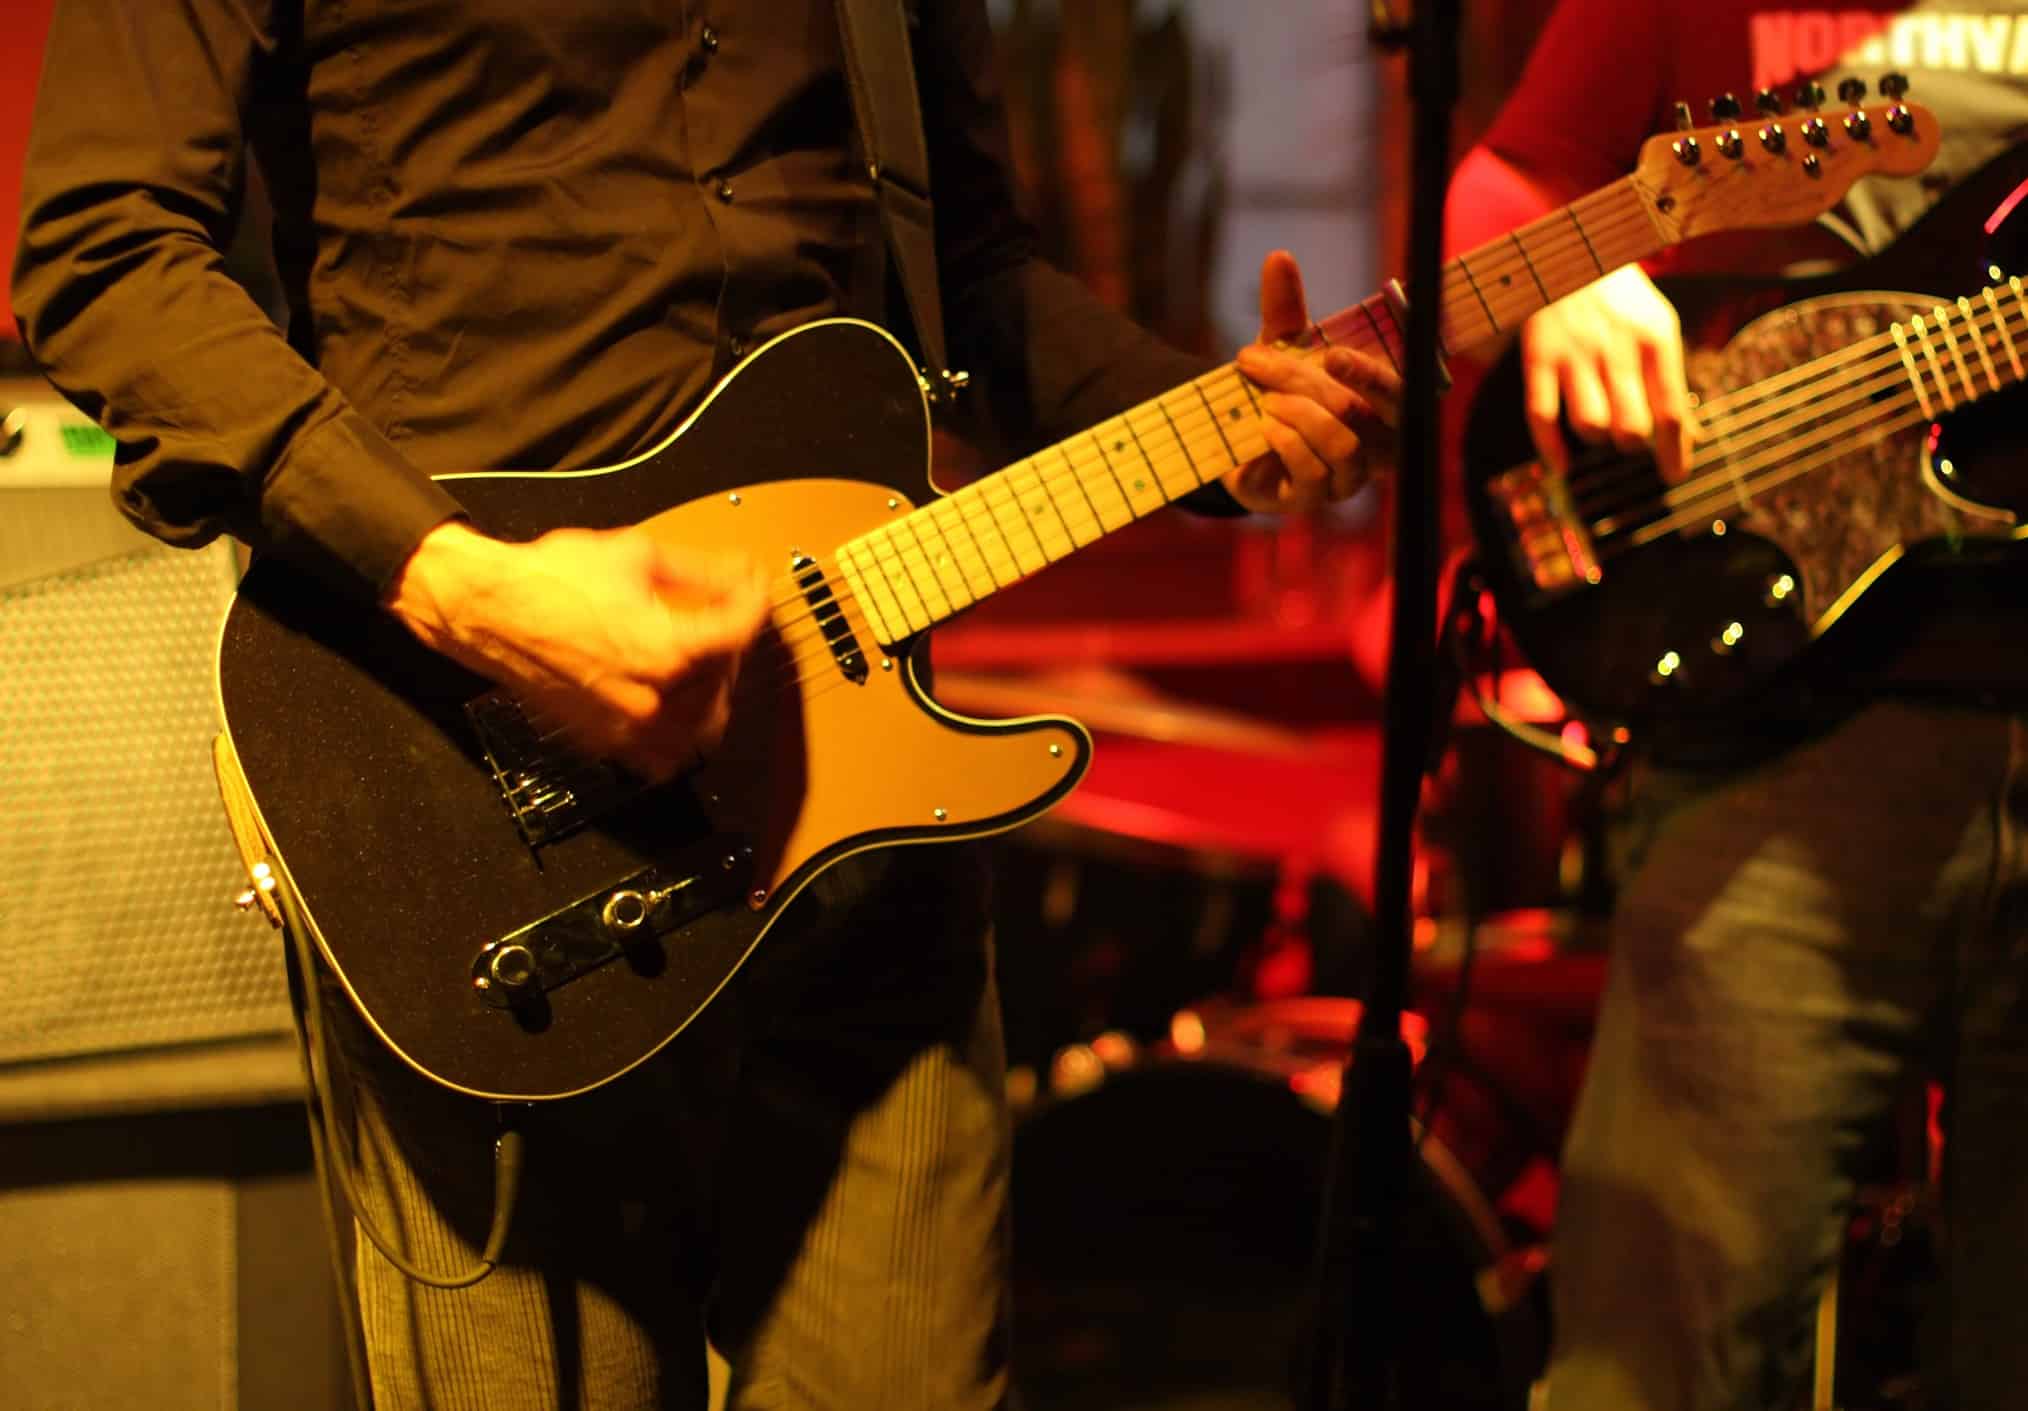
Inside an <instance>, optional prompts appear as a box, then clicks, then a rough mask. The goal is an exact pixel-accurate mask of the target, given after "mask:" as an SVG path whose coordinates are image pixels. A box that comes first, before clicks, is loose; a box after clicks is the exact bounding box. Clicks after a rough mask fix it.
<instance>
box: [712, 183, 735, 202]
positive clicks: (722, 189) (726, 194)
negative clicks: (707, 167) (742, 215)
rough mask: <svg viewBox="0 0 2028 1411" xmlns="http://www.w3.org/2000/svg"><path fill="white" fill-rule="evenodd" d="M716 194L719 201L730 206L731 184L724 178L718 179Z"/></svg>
mask: <svg viewBox="0 0 2028 1411" xmlns="http://www.w3.org/2000/svg"><path fill="white" fill-rule="evenodd" d="M716 194H717V196H718V199H719V200H721V201H724V202H726V203H727V204H730V203H731V201H732V183H731V182H729V181H727V180H726V179H725V178H724V177H720V178H719V179H718V190H717V193H716Z"/></svg>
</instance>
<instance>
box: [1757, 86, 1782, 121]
mask: <svg viewBox="0 0 2028 1411" xmlns="http://www.w3.org/2000/svg"><path fill="white" fill-rule="evenodd" d="M1753 105H1754V107H1756V108H1758V109H1760V110H1761V111H1762V112H1763V113H1766V114H1767V115H1768V116H1769V117H1771V118H1778V117H1780V116H1781V115H1782V114H1783V113H1784V112H1786V111H1788V110H1787V108H1785V107H1784V106H1783V104H1782V95H1781V94H1779V93H1777V92H1775V91H1774V90H1773V89H1772V88H1763V89H1761V91H1760V92H1758V93H1756V94H1754V95H1753Z"/></svg>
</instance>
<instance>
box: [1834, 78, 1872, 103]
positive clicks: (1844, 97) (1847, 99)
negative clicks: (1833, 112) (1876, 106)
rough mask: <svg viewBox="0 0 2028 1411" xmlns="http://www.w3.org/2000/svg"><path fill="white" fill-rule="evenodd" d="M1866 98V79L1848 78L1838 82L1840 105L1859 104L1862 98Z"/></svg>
mask: <svg viewBox="0 0 2028 1411" xmlns="http://www.w3.org/2000/svg"><path fill="white" fill-rule="evenodd" d="M1865 96H1866V80H1865V79H1863V78H1846V79H1840V80H1839V81H1838V101H1839V102H1840V103H1857V102H1858V101H1859V100H1860V99H1861V98H1864V97H1865Z"/></svg>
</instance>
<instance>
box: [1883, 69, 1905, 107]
mask: <svg viewBox="0 0 2028 1411" xmlns="http://www.w3.org/2000/svg"><path fill="white" fill-rule="evenodd" d="M1907 92H1908V75H1907V74H1905V73H1890V74H1882V75H1881V77H1880V96H1881V97H1883V98H1888V99H1892V100H1893V101H1894V102H1897V103H1899V102H1900V101H1901V99H1902V96H1903V95H1904V94H1906V93H1907Z"/></svg>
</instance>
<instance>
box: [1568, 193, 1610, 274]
mask: <svg viewBox="0 0 2028 1411" xmlns="http://www.w3.org/2000/svg"><path fill="white" fill-rule="evenodd" d="M1563 209H1564V210H1566V211H1568V212H1569V213H1570V223H1571V225H1573V226H1575V227H1576V229H1577V238H1578V239H1580V240H1582V241H1584V248H1585V249H1586V250H1587V251H1588V252H1590V254H1591V262H1592V263H1593V264H1594V265H1596V266H1598V272H1599V273H1600V274H1604V273H1605V272H1606V267H1605V261H1603V260H1601V259H1600V258H1599V257H1598V251H1597V250H1594V249H1592V244H1591V237H1590V236H1589V235H1586V234H1585V233H1584V222H1583V221H1581V220H1579V219H1578V216H1577V207H1576V206H1565V207H1564V208H1563Z"/></svg>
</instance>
